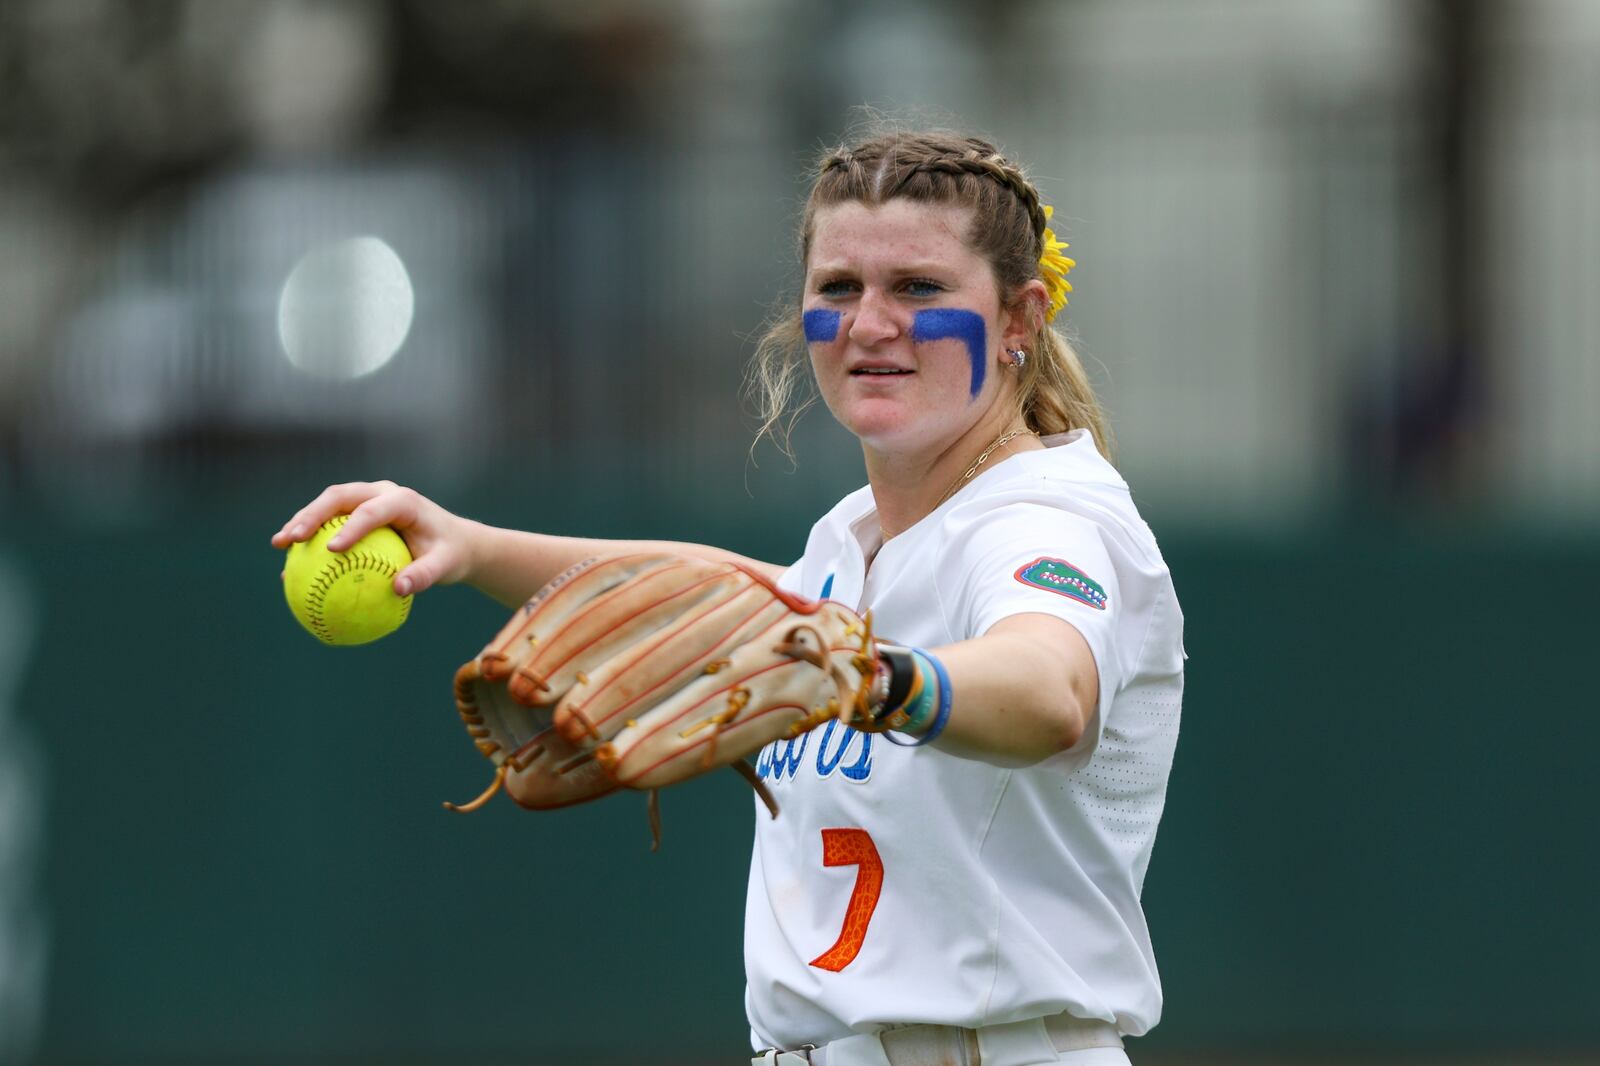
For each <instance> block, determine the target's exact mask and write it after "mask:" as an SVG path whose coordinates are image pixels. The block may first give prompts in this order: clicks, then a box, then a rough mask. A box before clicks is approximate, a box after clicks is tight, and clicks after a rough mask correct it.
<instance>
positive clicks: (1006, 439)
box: [933, 426, 1037, 511]
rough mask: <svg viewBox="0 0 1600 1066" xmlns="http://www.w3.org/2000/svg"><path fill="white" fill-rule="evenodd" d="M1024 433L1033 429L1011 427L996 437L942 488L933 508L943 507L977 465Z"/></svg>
mask: <svg viewBox="0 0 1600 1066" xmlns="http://www.w3.org/2000/svg"><path fill="white" fill-rule="evenodd" d="M1024 433H1033V430H1031V429H1028V428H1027V427H1026V426H1024V427H1023V428H1022V429H1013V430H1012V431H1011V432H1010V433H1003V434H1001V435H1000V436H998V437H996V438H995V441H994V443H993V444H991V445H989V446H988V447H987V448H985V449H984V450H983V454H982V455H980V456H978V461H977V462H975V463H973V464H972V465H971V466H969V467H967V472H966V473H965V474H962V475H961V476H960V477H958V478H956V483H955V484H954V485H951V486H950V487H949V488H947V489H945V490H944V495H943V496H940V497H939V502H938V503H936V504H934V505H933V509H934V510H935V511H937V510H938V509H939V508H941V507H943V506H944V502H945V501H946V500H948V499H949V498H950V497H952V496H954V495H955V494H956V491H957V490H958V489H960V488H961V486H962V485H965V484H966V483H967V482H968V481H970V480H972V475H974V474H976V473H977V472H978V467H980V466H982V465H983V464H984V463H986V462H988V461H989V456H991V455H993V454H994V453H995V452H996V451H997V450H999V449H1000V448H1002V447H1004V446H1005V445H1007V444H1009V443H1010V442H1011V441H1012V440H1014V439H1015V438H1017V437H1020V436H1022V435H1023V434H1024ZM1034 435H1035V436H1037V434H1034Z"/></svg>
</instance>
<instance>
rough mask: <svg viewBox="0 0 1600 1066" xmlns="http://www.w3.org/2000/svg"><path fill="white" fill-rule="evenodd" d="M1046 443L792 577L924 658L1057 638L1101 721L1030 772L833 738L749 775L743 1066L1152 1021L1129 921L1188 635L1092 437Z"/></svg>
mask: <svg viewBox="0 0 1600 1066" xmlns="http://www.w3.org/2000/svg"><path fill="white" fill-rule="evenodd" d="M1045 444H1046V445H1047V447H1046V448H1045V449H1044V450H1043V451H1031V452H1022V453H1020V454H1017V455H1014V456H1012V457H1010V458H1008V459H1006V460H1005V461H1004V462H1003V463H1000V464H999V465H997V466H995V467H993V468H991V469H989V470H987V471H984V472H982V473H981V474H979V475H978V476H977V477H975V478H974V479H973V480H972V481H971V482H970V483H969V484H968V485H966V486H965V487H964V488H962V490H961V491H960V492H958V493H956V494H955V496H953V497H952V498H951V499H949V500H947V501H946V502H945V503H944V504H942V505H941V506H940V507H938V508H937V509H936V510H935V511H934V512H933V513H932V514H930V515H928V516H927V517H925V518H924V519H923V520H922V521H921V522H919V523H917V525H915V526H913V527H912V528H911V529H908V530H906V531H905V532H904V533H902V534H900V535H899V536H897V537H895V538H893V539H892V540H890V541H888V542H887V543H882V537H881V534H880V533H879V530H878V518H877V510H876V508H875V506H874V502H873V497H872V492H871V489H870V487H866V488H862V489H860V490H858V491H856V492H854V493H852V494H850V495H849V496H847V497H845V499H844V500H842V501H840V503H839V504H838V505H837V506H836V507H835V508H834V509H833V510H832V511H831V512H829V513H828V514H827V515H826V516H825V517H823V519H822V520H821V521H819V522H818V523H817V524H816V525H815V526H814V527H812V531H811V536H810V539H809V540H808V542H807V544H806V551H805V556H804V557H803V558H802V559H801V560H800V561H799V562H798V563H796V564H795V565H794V566H792V567H791V568H790V569H789V570H788V571H787V572H786V573H785V575H784V577H783V580H782V585H783V587H784V588H786V589H788V590H790V591H792V592H795V593H798V594H800V595H802V596H808V597H812V598H831V599H834V600H837V601H839V602H841V603H845V604H848V605H849V606H851V607H854V608H856V609H857V610H859V611H862V612H865V611H867V610H871V612H872V617H873V624H874V630H875V631H876V632H877V633H878V634H879V635H881V636H883V637H885V638H887V639H892V640H894V641H896V642H899V643H903V644H909V645H913V646H916V647H920V648H925V649H932V648H937V647H939V646H942V645H946V644H953V643H956V642H958V641H961V640H967V639H970V638H973V637H978V636H981V635H983V634H984V633H985V632H987V631H988V629H989V628H990V627H991V626H993V625H994V624H995V623H996V622H999V621H1000V620H1001V619H1003V618H1007V617H1009V616H1012V615H1017V614H1027V613H1042V614H1048V615H1053V616H1055V617H1057V618H1061V619H1064V620H1066V621H1067V622H1068V623H1070V624H1071V625H1073V626H1074V627H1075V628H1076V629H1077V630H1078V631H1079V632H1080V633H1082V634H1083V636H1084V638H1085V640H1086V641H1087V642H1088V645H1089V647H1090V649H1091V650H1092V651H1093V653H1094V659H1095V664H1096V667H1097V669H1098V671H1099V681H1100V699H1099V706H1098V708H1097V714H1096V715H1095V719H1094V721H1092V722H1091V723H1090V725H1089V727H1088V728H1087V729H1086V730H1085V732H1084V735H1083V737H1082V739H1081V740H1080V741H1079V742H1078V743H1077V744H1076V745H1074V746H1073V747H1072V748H1071V749H1070V750H1067V751H1064V752H1061V753H1059V754H1057V755H1054V756H1051V757H1050V758H1048V759H1046V760H1044V761H1043V762H1040V763H1037V764H1034V765H1031V766H1026V767H1005V766H999V765H994V764H991V763H989V762H984V761H980V760H977V759H972V758H962V757H958V756H956V755H953V754H950V753H948V752H945V751H942V750H940V747H939V744H938V742H937V741H935V742H934V743H932V744H929V745H925V746H921V747H904V746H897V745H896V744H894V743H893V742H891V741H890V740H889V739H888V738H887V736H886V735H878V736H869V735H867V734H864V733H861V732H858V731H856V730H853V729H849V728H847V727H845V726H843V725H841V724H840V723H838V722H831V723H829V724H827V725H826V726H824V727H822V728H820V729H816V730H813V731H812V732H810V733H806V734H804V735H802V736H800V737H797V738H795V739H794V740H780V741H778V742H776V743H774V744H771V745H768V746H767V747H766V748H765V749H763V750H762V751H761V753H760V755H759V757H758V760H757V764H756V769H757V773H758V774H760V775H761V777H762V778H764V779H765V781H766V783H767V786H768V787H769V788H770V789H771V790H772V793H773V795H774V797H775V798H776V799H777V801H778V803H779V805H780V807H781V810H782V813H781V814H780V815H779V817H777V818H776V819H773V818H770V817H769V816H768V815H767V812H766V810H765V809H764V808H763V807H761V806H760V804H759V803H757V804H756V834H755V847H754V851H753V854H752V856H751V862H750V885H749V894H748V897H747V900H746V906H745V968H746V977H747V984H746V989H745V1008H746V1011H747V1013H748V1015H749V1019H750V1027H751V1042H752V1047H754V1048H756V1049H762V1048H767V1047H779V1048H796V1047H799V1046H801V1045H803V1044H808V1043H809V1044H818V1045H821V1044H825V1043H828V1042H830V1041H833V1040H838V1039H842V1038H844V1037H847V1036H850V1035H852V1034H855V1033H870V1032H877V1031H879V1030H881V1029H884V1028H886V1027H891V1026H897V1025H904V1024H916V1023H933V1024H941V1025H958V1026H966V1027H969V1028H978V1027H981V1026H985V1025H995V1024H1000V1023H1005V1022H1014V1021H1022V1020H1026V1019H1029V1018H1038V1017H1043V1016H1048V1015H1053V1014H1058V1013H1060V1012H1062V1011H1069V1012H1071V1013H1072V1014H1075V1015H1078V1016H1081V1017H1084V1018H1097V1019H1102V1020H1105V1021H1110V1022H1114V1023H1115V1024H1116V1025H1117V1027H1118V1028H1119V1029H1120V1030H1121V1032H1123V1033H1124V1034H1126V1035H1129V1036H1138V1035H1140V1034H1142V1033H1144V1032H1145V1031H1147V1030H1148V1029H1149V1028H1150V1027H1151V1026H1153V1025H1155V1024H1156V1021H1157V1020H1158V1019H1159V1017H1160V1014H1161V984H1160V979H1159V977H1158V975H1157V972H1156V963H1155V957H1154V954H1153V953H1152V951H1151V946H1150V937H1149V933H1148V931H1147V929H1146V926H1145V920H1144V914H1143V910H1142V909H1141V906H1140V902H1139V897H1140V893H1141V891H1142V888H1143V884H1144V877H1145V870H1146V868H1147V866H1148V864H1149V860H1150V852H1151V847H1152V845H1153V843H1154V840H1155V833H1156V824H1157V822H1159V821H1160V818H1161V810H1162V805H1163V802H1164V800H1165V797H1166V785H1167V775H1168V772H1169V770H1170V768H1171V765H1172V756H1173V750H1174V747H1175V745H1176V741H1177V734H1178V717H1179V706H1180V703H1181V700H1182V694H1183V661H1184V652H1183V615H1182V612H1181V611H1180V610H1179V607H1178V601H1177V597H1176V595H1175V593H1174V591H1173V587H1172V580H1171V577H1170V576H1169V574H1168V572H1167V567H1166V564H1165V562H1164V561H1163V560H1162V558H1161V553H1160V551H1159V550H1158V549H1157V547H1156V542H1155V538H1154V537H1153V536H1152V535H1151V533H1150V530H1149V528H1148V527H1147V526H1146V525H1145V523H1144V522H1143V520H1141V519H1140V517H1139V514H1138V512H1137V511H1136V510H1135V508H1134V505H1133V501H1132V497H1131V496H1130V494H1129V492H1128V487H1127V485H1126V483H1125V482H1124V481H1123V480H1122V478H1121V476H1120V475H1118V473H1117V472H1116V470H1115V469H1114V468H1113V467H1112V466H1111V465H1110V464H1109V463H1108V462H1106V460H1105V459H1104V458H1102V457H1101V455H1100V454H1099V452H1098V451H1096V449H1095V446H1094V441H1093V438H1092V437H1091V436H1090V435H1089V434H1088V433H1087V432H1085V431H1083V430H1075V431H1073V432H1071V433H1066V434H1060V435H1058V436H1054V437H1048V438H1045ZM880 543H881V544H882V547H881V549H880V550H879V551H878V554H877V556H876V558H874V559H873V560H872V562H871V565H870V567H869V566H868V564H867V560H868V558H869V557H870V555H871V552H872V550H873V549H874V548H876V547H878V545H879V544H880ZM960 714H961V689H960V685H959V682H958V683H957V684H956V686H955V689H954V703H953V710H952V716H957V715H960ZM896 738H897V739H899V740H908V739H910V738H907V737H904V736H900V735H898V734H896Z"/></svg>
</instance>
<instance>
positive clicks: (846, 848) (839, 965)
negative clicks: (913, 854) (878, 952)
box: [811, 829, 883, 973]
mask: <svg viewBox="0 0 1600 1066" xmlns="http://www.w3.org/2000/svg"><path fill="white" fill-rule="evenodd" d="M822 865H824V866H855V867H859V869H857V870H856V887H855V888H854V889H853V890H852V891H851V893H850V903H849V905H848V906H846V907H845V909H844V928H843V929H841V930H839V939H838V940H836V941H835V942H834V945H833V947H831V948H829V949H828V950H827V951H824V952H823V953H822V954H821V955H818V956H817V957H816V958H814V959H812V960H811V965H813V966H816V967H818V968H820V969H823V970H832V971H833V972H834V973H838V972H839V971H840V970H842V969H844V968H845V967H846V966H849V965H850V963H851V962H853V961H854V960H855V957H856V956H857V955H858V954H860V952H861V942H862V941H863V940H865V939H866V938H867V923H868V922H871V921H872V912H873V910H875V909H876V908H877V906H878V893H879V892H881V891H883V860H882V859H880V858H878V849H877V847H876V846H875V845H874V844H873V843H872V836H871V834H869V833H868V832H867V831H866V830H865V829H824V830H823V831H822Z"/></svg>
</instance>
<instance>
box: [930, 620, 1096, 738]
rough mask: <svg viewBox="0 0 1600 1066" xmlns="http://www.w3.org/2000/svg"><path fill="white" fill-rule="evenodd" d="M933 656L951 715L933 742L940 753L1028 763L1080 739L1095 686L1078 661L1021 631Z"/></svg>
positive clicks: (955, 646)
mask: <svg viewBox="0 0 1600 1066" xmlns="http://www.w3.org/2000/svg"><path fill="white" fill-rule="evenodd" d="M933 651H934V654H936V655H937V656H938V657H939V659H940V660H941V661H942V662H943V663H944V666H945V671H946V673H947V674H948V675H949V677H950V687H951V689H952V692H953V700H952V704H951V713H950V718H949V720H948V722H947V723H946V725H945V729H944V732H943V734H942V735H941V736H940V737H939V739H938V740H937V741H936V742H935V743H936V744H937V745H938V746H939V747H940V748H942V749H944V750H946V751H949V752H951V753H953V754H957V755H962V756H966V757H968V758H974V759H981V760H983V761H984V762H992V763H998V764H1000V765H1002V766H1027V765H1031V764H1033V763H1036V762H1039V761H1040V760H1042V759H1045V758H1048V757H1049V756H1051V755H1054V754H1056V753H1057V752H1060V751H1065V750H1066V749H1068V748H1070V747H1071V746H1072V745H1074V744H1076V743H1077V742H1078V739H1079V738H1080V737H1081V736H1082V735H1083V730H1084V728H1085V724H1086V723H1087V722H1088V721H1089V718H1090V716H1091V715H1092V713H1093V709H1094V698H1095V697H1094V695H1093V690H1094V688H1095V686H1094V685H1093V684H1092V683H1091V682H1090V679H1088V678H1085V677H1084V676H1083V673H1082V670H1081V665H1082V664H1081V663H1079V662H1077V660H1076V659H1074V658H1071V657H1063V656H1062V655H1061V654H1059V652H1057V651H1056V650H1055V649H1052V648H1050V647H1048V646H1047V645H1045V644H1043V643H1042V642H1041V641H1040V640H1038V639H1036V638H1033V637H1030V636H1028V635H1025V634H1022V633H992V632H991V633H990V634H989V635H986V636H982V637H978V638H975V639H973V640H965V641H962V642H961V643H959V644H951V645H947V646H946V647H943V648H937V649H933ZM1090 665H1091V668H1092V659H1091V660H1090ZM1075 667H1077V669H1075Z"/></svg>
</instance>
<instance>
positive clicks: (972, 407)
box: [802, 199, 1014, 451]
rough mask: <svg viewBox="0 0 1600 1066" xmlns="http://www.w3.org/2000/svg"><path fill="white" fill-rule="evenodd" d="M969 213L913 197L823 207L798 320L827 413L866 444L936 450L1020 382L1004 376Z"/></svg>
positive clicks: (999, 320)
mask: <svg viewBox="0 0 1600 1066" xmlns="http://www.w3.org/2000/svg"><path fill="white" fill-rule="evenodd" d="M970 218H971V212H970V211H969V210H967V209H966V208H955V207H946V206H940V205H929V204H917V203H913V202H911V201H909V200H901V199H896V200H890V201H889V202H888V203H885V204H880V205H876V206H867V205H865V204H860V203H846V204H839V205H837V206H834V207H827V208H822V209H821V210H819V211H818V212H817V213H816V216H815V218H814V229H813V233H812V239H811V255H810V261H809V262H808V263H807V265H806V286H805V297H804V300H803V301H802V312H803V315H804V321H805V327H806V341H807V344H808V347H809V349H810V352H811V365H812V368H813V370H815V372H816V375H817V385H818V387H819V389H820V390H821V393H822V398H823V400H824V401H826V402H827V405H828V409H829V410H830V411H832V412H833V416H834V417H835V418H837V419H838V420H839V422H840V424H842V425H843V426H844V427H845V428H846V429H848V430H849V431H850V432H851V433H854V434H855V435H856V436H857V437H859V438H860V439H861V441H862V442H863V443H864V444H865V445H867V446H868V447H871V448H874V449H876V450H880V451H914V450H920V449H924V448H937V447H939V446H941V444H942V443H944V442H947V441H952V440H955V439H957V438H958V437H960V436H961V435H962V434H963V433H965V432H967V431H968V430H969V429H971V428H972V427H973V426H974V425H975V424H977V422H978V421H980V420H981V419H982V418H983V417H984V416H985V415H986V414H989V413H990V412H991V411H992V409H993V406H994V404H996V403H997V402H1000V401H1001V400H1002V399H1004V398H1006V397H1005V390H1006V389H1008V388H1013V387H1014V385H1013V383H1012V382H1010V381H1009V380H1008V378H1009V375H1003V374H1001V373H997V370H999V354H1000V350H1001V346H1002V331H1003V329H1004V328H1005V327H1006V326H1007V325H1008V324H1009V322H1010V316H1009V315H1007V314H1006V313H1005V312H1004V311H1003V310H1002V309H1001V306H1000V293H999V289H998V287H997V286H996V284H995V280H994V272H993V271H992V270H991V269H990V266H989V264H988V262H987V261H985V260H984V259H983V257H982V256H980V255H978V254H977V253H976V252H974V251H973V250H972V249H971V248H969V247H968V246H967V243H966V240H965V234H966V232H967V229H968V225H969V221H970Z"/></svg>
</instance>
